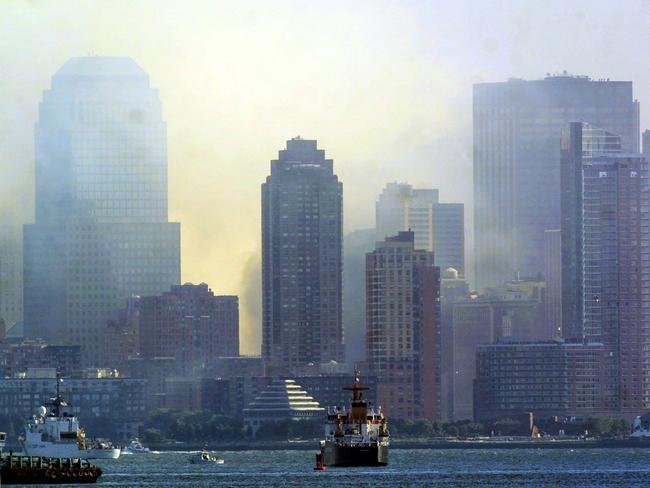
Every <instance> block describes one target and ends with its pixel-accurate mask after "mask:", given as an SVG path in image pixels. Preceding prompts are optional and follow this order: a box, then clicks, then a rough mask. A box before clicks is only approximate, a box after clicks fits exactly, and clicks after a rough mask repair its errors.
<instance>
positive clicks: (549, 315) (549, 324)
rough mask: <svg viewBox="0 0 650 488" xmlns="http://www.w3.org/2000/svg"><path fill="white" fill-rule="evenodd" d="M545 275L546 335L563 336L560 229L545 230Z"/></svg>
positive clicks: (551, 336) (549, 336) (550, 336)
mask: <svg viewBox="0 0 650 488" xmlns="http://www.w3.org/2000/svg"><path fill="white" fill-rule="evenodd" d="M544 277H545V279H546V300H545V302H544V306H545V310H544V321H545V324H546V334H545V335H546V336H547V337H548V338H549V339H550V338H553V337H562V237H561V231H560V230H559V229H549V230H546V231H544Z"/></svg>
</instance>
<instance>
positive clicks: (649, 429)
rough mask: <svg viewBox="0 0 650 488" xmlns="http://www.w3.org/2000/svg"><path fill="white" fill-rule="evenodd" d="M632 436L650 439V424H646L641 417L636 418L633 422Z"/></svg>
mask: <svg viewBox="0 0 650 488" xmlns="http://www.w3.org/2000/svg"><path fill="white" fill-rule="evenodd" d="M630 438H631V439H645V440H650V425H644V422H642V419H641V417H637V418H635V419H634V422H633V423H632V433H631V434H630Z"/></svg>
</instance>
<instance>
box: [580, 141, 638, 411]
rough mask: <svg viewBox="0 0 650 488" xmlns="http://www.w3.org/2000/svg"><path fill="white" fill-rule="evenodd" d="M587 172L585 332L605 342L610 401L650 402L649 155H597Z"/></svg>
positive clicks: (625, 406)
mask: <svg viewBox="0 0 650 488" xmlns="http://www.w3.org/2000/svg"><path fill="white" fill-rule="evenodd" d="M583 175H584V183H583V185H584V187H583V194H584V201H583V219H584V221H583V243H584V244H583V249H584V251H583V266H582V267H583V276H584V281H583V287H584V293H583V313H584V322H583V335H584V337H585V338H586V340H588V341H598V342H602V343H603V344H604V346H605V351H606V353H607V356H606V366H607V369H606V371H605V373H606V374H605V386H606V391H605V401H606V405H607V406H608V407H609V408H614V409H617V410H619V411H623V412H642V411H644V410H647V408H648V407H649V406H650V378H649V375H648V373H649V372H650V351H648V348H647V346H646V344H647V343H648V342H650V331H648V324H649V323H650V263H649V262H648V253H649V252H650V247H649V237H650V236H649V234H648V223H649V215H648V207H649V206H650V199H649V195H648V163H647V162H646V161H645V159H644V157H643V156H642V155H633V154H621V155H619V156H616V157H614V156H611V155H609V156H607V155H602V156H594V157H593V158H592V160H591V162H590V163H589V164H586V165H584V167H583Z"/></svg>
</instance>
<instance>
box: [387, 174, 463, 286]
mask: <svg viewBox="0 0 650 488" xmlns="http://www.w3.org/2000/svg"><path fill="white" fill-rule="evenodd" d="M464 208H465V207H464V205H463V204H462V203H440V202H439V201H438V190H436V189H414V188H413V187H412V186H411V185H408V184H406V183H389V184H387V185H386V187H385V188H384V190H383V191H382V193H381V195H379V199H378V200H377V203H376V205H375V217H376V224H377V228H376V231H377V241H382V240H384V239H385V238H386V237H388V236H392V235H394V234H396V233H398V232H400V231H403V230H411V231H413V233H414V235H415V248H416V249H424V250H426V251H433V253H434V254H435V256H436V265H437V266H439V267H440V269H447V268H454V269H455V270H456V271H458V273H459V274H460V276H461V277H463V276H465V216H464Z"/></svg>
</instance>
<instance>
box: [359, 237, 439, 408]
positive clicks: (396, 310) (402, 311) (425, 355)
mask: <svg viewBox="0 0 650 488" xmlns="http://www.w3.org/2000/svg"><path fill="white" fill-rule="evenodd" d="M366 323H367V327H366V333H367V337H366V344H367V353H366V358H367V359H366V360H367V363H368V367H369V369H370V371H371V373H372V374H375V375H377V380H378V391H377V397H378V400H379V403H380V404H381V405H382V407H383V408H384V410H385V411H386V412H387V414H388V415H389V416H390V417H392V418H397V419H419V418H426V419H429V420H431V421H435V420H439V419H440V269H439V268H438V267H437V266H435V264H434V256H433V253H432V252H430V251H426V250H419V249H415V236H414V233H413V232H410V231H405V232H399V233H398V234H397V235H396V236H394V237H387V238H386V239H385V240H383V241H382V242H378V243H377V247H376V249H375V250H374V251H373V252H370V253H368V254H366Z"/></svg>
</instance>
